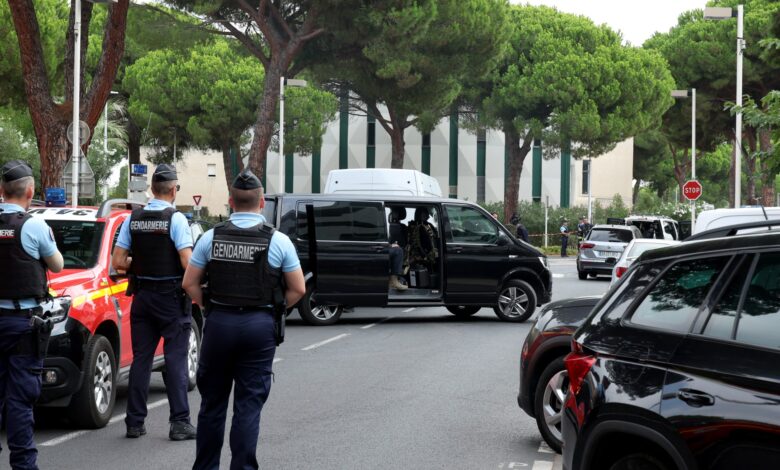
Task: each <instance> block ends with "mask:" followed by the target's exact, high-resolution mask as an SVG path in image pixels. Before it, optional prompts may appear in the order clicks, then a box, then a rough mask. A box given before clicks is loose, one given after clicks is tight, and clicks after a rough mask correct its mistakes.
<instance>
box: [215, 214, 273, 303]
mask: <svg viewBox="0 0 780 470" xmlns="http://www.w3.org/2000/svg"><path fill="white" fill-rule="evenodd" d="M274 231H275V230H274V228H273V227H271V226H268V225H265V224H257V225H255V226H253V227H249V228H240V227H237V226H236V225H234V224H233V223H232V222H230V221H227V222H222V223H221V224H218V225H217V226H216V227H214V240H213V242H212V244H211V260H210V261H209V263H208V265H207V266H206V272H207V273H208V278H209V292H210V295H211V300H212V302H214V303H215V304H222V305H231V306H241V307H250V306H258V307H264V306H268V305H273V298H274V297H273V291H274V288H278V287H279V286H280V283H281V269H280V268H272V267H271V266H270V265H269V264H268V246H269V245H270V243H271V237H272V236H273V234H274Z"/></svg>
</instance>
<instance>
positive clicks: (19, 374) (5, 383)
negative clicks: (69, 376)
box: [0, 317, 43, 470]
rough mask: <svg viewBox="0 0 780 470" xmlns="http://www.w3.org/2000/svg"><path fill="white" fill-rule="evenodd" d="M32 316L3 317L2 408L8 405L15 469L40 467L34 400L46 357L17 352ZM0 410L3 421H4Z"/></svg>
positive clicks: (0, 333) (0, 352)
mask: <svg viewBox="0 0 780 470" xmlns="http://www.w3.org/2000/svg"><path fill="white" fill-rule="evenodd" d="M29 331H30V320H28V319H26V318H23V317H0V410H2V409H3V407H5V418H6V423H5V426H6V430H7V431H8V448H9V450H10V451H11V456H10V463H11V468H13V469H14V470H31V469H33V470H37V469H38V465H37V464H36V460H37V459H38V450H37V449H36V448H35V443H34V442H33V426H34V424H35V421H34V420H33V404H34V403H35V401H36V400H37V399H38V397H39V396H40V394H41V370H42V368H43V360H41V359H38V358H37V357H34V356H32V355H29V354H25V355H19V354H16V353H15V350H16V345H17V343H18V342H19V338H20V337H21V335H22V334H25V333H27V332H29ZM2 416H3V415H2V413H0V422H1V421H2Z"/></svg>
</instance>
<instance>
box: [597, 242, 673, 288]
mask: <svg viewBox="0 0 780 470" xmlns="http://www.w3.org/2000/svg"><path fill="white" fill-rule="evenodd" d="M679 243H680V242H679V241H677V240H661V239H655V238H635V239H633V240H631V242H630V243H629V244H628V246H626V249H625V250H623V254H621V255H620V258H618V260H617V263H615V266H614V267H613V269H612V281H611V282H610V283H609V285H610V286H611V285H613V284H615V283H616V282H618V280H620V277H621V276H623V274H625V273H626V271H628V267H629V266H631V263H633V262H634V260H636V259H637V258H638V257H639V255H641V254H642V253H644V252H645V251H647V250H654V249H656V248H663V247H665V246H671V245H677V244H679Z"/></svg>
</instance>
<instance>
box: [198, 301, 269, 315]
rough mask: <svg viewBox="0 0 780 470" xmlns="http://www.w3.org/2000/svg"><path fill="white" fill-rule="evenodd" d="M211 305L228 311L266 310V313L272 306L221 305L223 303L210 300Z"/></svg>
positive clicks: (215, 308) (216, 308)
mask: <svg viewBox="0 0 780 470" xmlns="http://www.w3.org/2000/svg"><path fill="white" fill-rule="evenodd" d="M211 306H212V308H213V309H214V310H224V311H228V312H257V311H266V312H268V313H271V310H272V309H273V307H272V306H271V305H249V306H239V305H223V304H217V303H214V302H212V303H211Z"/></svg>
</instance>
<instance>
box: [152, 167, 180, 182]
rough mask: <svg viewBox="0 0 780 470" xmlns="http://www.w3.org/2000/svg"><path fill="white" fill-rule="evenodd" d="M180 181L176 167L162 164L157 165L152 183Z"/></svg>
mask: <svg viewBox="0 0 780 470" xmlns="http://www.w3.org/2000/svg"><path fill="white" fill-rule="evenodd" d="M177 179H179V177H178V176H177V175H176V167H174V166H173V165H168V164H167V163H162V164H160V165H157V168H155V170H154V174H153V175H152V181H175V180H177Z"/></svg>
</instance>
